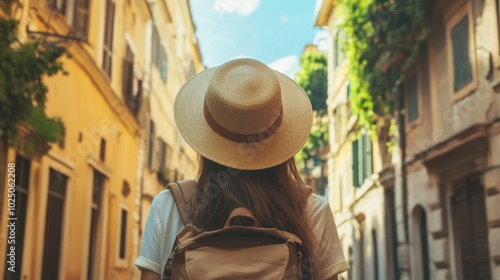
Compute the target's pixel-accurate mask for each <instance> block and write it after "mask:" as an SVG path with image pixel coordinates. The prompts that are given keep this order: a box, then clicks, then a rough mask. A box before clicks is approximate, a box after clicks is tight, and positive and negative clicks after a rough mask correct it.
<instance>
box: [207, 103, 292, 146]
mask: <svg viewBox="0 0 500 280" xmlns="http://www.w3.org/2000/svg"><path fill="white" fill-rule="evenodd" d="M204 103H205V104H204V107H203V113H204V115H205V120H206V121H207V123H208V125H210V127H211V128H212V129H213V130H214V131H215V132H217V133H218V134H219V135H220V136H222V137H224V138H226V139H229V140H231V141H234V142H246V143H255V142H259V141H262V140H265V139H267V138H269V137H271V135H273V134H274V133H275V132H276V130H278V127H279V126H280V125H281V121H282V119H283V108H280V113H279V115H278V118H277V119H276V121H275V122H274V123H273V124H272V125H271V126H270V127H269V128H268V129H266V130H264V131H262V132H259V133H255V134H240V133H236V132H233V131H230V130H227V129H226V128H224V127H223V126H221V125H220V124H219V123H218V122H217V121H216V120H215V119H214V117H213V116H212V114H211V113H210V110H209V109H208V106H207V102H204Z"/></svg>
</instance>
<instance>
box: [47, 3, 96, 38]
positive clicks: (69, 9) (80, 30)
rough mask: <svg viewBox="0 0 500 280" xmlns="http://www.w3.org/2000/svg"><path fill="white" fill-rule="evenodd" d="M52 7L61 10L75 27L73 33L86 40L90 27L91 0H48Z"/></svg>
mask: <svg viewBox="0 0 500 280" xmlns="http://www.w3.org/2000/svg"><path fill="white" fill-rule="evenodd" d="M47 5H48V6H49V8H50V9H52V10H55V11H59V12H61V13H62V14H63V15H64V17H65V18H66V21H67V22H68V24H69V25H70V26H71V27H72V28H73V33H74V34H73V35H74V36H76V37H78V38H80V39H82V40H86V39H87V36H88V29H89V10H90V0H48V1H47Z"/></svg>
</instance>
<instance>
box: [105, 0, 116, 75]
mask: <svg viewBox="0 0 500 280" xmlns="http://www.w3.org/2000/svg"><path fill="white" fill-rule="evenodd" d="M104 20H105V23H104V24H105V25H104V48H103V58H102V59H103V60H102V69H103V70H104V72H105V73H106V75H108V77H109V78H111V74H112V66H113V33H114V22H115V2H114V1H113V0H106V16H105V19H104Z"/></svg>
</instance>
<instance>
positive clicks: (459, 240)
mask: <svg viewBox="0 0 500 280" xmlns="http://www.w3.org/2000/svg"><path fill="white" fill-rule="evenodd" d="M484 197H485V194H484V187H483V186H482V184H481V182H480V180H479V178H477V177H476V178H469V179H466V180H464V181H462V182H459V183H458V184H456V185H455V190H454V194H453V196H452V197H451V206H452V207H451V210H452V221H453V226H454V231H453V232H454V234H455V235H456V239H455V242H456V243H455V246H456V248H457V249H456V252H457V255H458V263H459V268H458V273H461V274H462V277H461V279H492V278H491V267H490V252H489V245H488V224H487V220H486V205H485V198H484Z"/></svg>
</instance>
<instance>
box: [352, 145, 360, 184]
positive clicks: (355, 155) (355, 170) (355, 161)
mask: <svg viewBox="0 0 500 280" xmlns="http://www.w3.org/2000/svg"><path fill="white" fill-rule="evenodd" d="M359 171H360V170H359V151H358V140H356V141H354V142H352V184H353V186H355V187H359V186H360V184H359V173H360V172H359Z"/></svg>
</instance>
